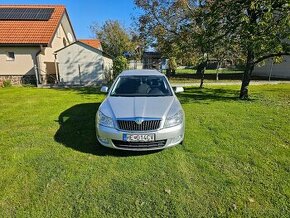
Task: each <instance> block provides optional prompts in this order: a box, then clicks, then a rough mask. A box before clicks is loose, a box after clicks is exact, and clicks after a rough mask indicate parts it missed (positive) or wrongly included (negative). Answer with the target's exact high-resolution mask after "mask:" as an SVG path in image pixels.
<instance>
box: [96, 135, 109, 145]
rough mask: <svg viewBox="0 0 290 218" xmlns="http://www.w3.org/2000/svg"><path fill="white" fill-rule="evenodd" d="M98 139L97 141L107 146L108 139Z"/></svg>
mask: <svg viewBox="0 0 290 218" xmlns="http://www.w3.org/2000/svg"><path fill="white" fill-rule="evenodd" d="M98 139H99V141H100V142H101V143H103V144H106V145H107V144H109V140H108V139H106V138H101V137H98Z"/></svg>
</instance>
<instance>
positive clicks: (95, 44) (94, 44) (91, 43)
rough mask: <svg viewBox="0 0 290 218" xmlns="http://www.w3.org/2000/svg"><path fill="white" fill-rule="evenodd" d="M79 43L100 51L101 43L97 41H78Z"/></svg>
mask: <svg viewBox="0 0 290 218" xmlns="http://www.w3.org/2000/svg"><path fill="white" fill-rule="evenodd" d="M79 41H80V42H82V43H84V44H87V45H89V46H91V47H93V48H96V49H100V50H102V45H101V42H100V40H98V39H80V40H79Z"/></svg>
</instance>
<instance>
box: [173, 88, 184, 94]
mask: <svg viewBox="0 0 290 218" xmlns="http://www.w3.org/2000/svg"><path fill="white" fill-rule="evenodd" d="M174 92H175V93H180V92H184V88H183V87H175V88H174Z"/></svg>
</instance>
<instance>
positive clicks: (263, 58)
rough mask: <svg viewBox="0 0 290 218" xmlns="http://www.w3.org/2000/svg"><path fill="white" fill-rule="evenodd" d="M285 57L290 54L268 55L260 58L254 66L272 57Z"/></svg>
mask: <svg viewBox="0 0 290 218" xmlns="http://www.w3.org/2000/svg"><path fill="white" fill-rule="evenodd" d="M283 55H290V52H279V53H276V54H268V55H265V56H263V57H260V58H258V59H257V60H256V61H255V62H254V64H258V63H260V62H261V61H263V60H265V59H267V58H272V57H280V56H283Z"/></svg>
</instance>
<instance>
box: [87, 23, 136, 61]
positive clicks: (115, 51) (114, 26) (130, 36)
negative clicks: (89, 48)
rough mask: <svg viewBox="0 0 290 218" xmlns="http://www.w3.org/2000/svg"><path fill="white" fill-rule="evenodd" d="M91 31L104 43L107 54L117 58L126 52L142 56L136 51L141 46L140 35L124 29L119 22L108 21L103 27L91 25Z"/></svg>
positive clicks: (103, 46)
mask: <svg viewBox="0 0 290 218" xmlns="http://www.w3.org/2000/svg"><path fill="white" fill-rule="evenodd" d="M90 28H91V31H92V32H93V34H94V35H95V36H96V38H98V39H100V41H101V42H102V48H103V50H104V51H105V52H107V53H108V54H110V55H112V56H113V57H117V56H120V55H123V54H124V53H125V52H127V53H131V54H133V55H136V56H140V54H139V53H138V51H136V52H135V49H136V47H137V46H138V45H140V44H141V42H140V40H139V37H138V35H137V34H136V33H135V32H133V31H130V30H128V29H126V28H125V27H123V26H122V25H121V24H120V22H119V21H117V20H107V21H106V22H105V23H104V25H103V26H101V27H100V26H99V25H98V24H93V25H91V27H90Z"/></svg>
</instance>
